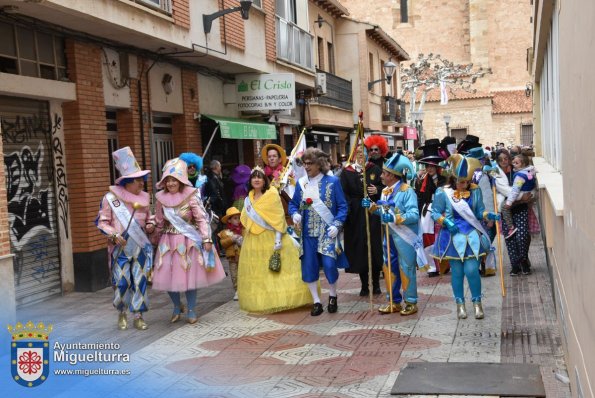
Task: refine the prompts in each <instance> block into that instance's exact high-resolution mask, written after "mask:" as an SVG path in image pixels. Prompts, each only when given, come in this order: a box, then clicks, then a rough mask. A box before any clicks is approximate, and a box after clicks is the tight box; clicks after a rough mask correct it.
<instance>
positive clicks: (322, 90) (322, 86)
mask: <svg viewBox="0 0 595 398" xmlns="http://www.w3.org/2000/svg"><path fill="white" fill-rule="evenodd" d="M315 91H316V96H320V95H326V73H317V74H316V89H315Z"/></svg>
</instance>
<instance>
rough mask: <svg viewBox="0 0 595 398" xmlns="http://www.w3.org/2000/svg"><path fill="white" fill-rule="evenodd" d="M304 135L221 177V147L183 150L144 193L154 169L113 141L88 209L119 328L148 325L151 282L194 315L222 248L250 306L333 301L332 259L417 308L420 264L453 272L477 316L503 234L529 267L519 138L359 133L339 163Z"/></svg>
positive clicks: (524, 159) (368, 293) (372, 292)
mask: <svg viewBox="0 0 595 398" xmlns="http://www.w3.org/2000/svg"><path fill="white" fill-rule="evenodd" d="M302 149H303V150H299V151H297V147H296V149H294V151H292V153H291V154H290V155H289V156H288V155H287V153H286V152H285V150H284V149H283V148H282V147H280V146H278V145H276V144H267V145H265V146H264V148H263V149H262V153H261V156H262V162H263V164H264V168H261V167H259V166H255V167H254V168H250V167H249V166H247V165H238V166H237V167H236V168H235V169H234V170H233V172H232V173H231V175H230V176H229V180H230V181H232V182H233V185H234V186H233V187H232V189H231V190H230V189H226V186H225V184H224V182H223V180H222V171H221V164H220V162H219V161H217V160H213V161H211V162H210V164H209V166H208V168H207V169H208V171H207V172H206V173H204V174H203V173H202V170H203V159H202V157H201V156H199V155H197V154H194V153H183V154H181V155H180V156H179V157H177V158H174V159H170V160H169V161H167V162H166V164H165V166H164V167H163V170H162V177H161V179H160V180H159V181H158V182H157V184H156V187H157V189H158V190H159V191H158V192H157V193H156V194H155V199H156V200H155V204H154V206H152V205H151V200H150V195H149V194H148V193H147V192H145V191H144V190H143V189H144V186H145V183H146V181H147V178H148V175H149V174H150V171H149V170H141V168H140V166H139V164H138V163H137V161H136V159H135V156H134V154H133V153H132V151H131V149H130V148H129V147H125V148H121V149H118V150H117V151H115V152H114V153H113V160H114V163H115V166H116V168H117V170H118V171H119V174H120V177H119V178H117V179H116V181H115V185H113V186H110V187H109V191H108V192H107V193H106V194H105V196H104V197H103V198H102V200H101V203H100V209H99V213H98V216H97V219H96V221H95V223H96V225H97V227H98V228H99V230H100V231H101V232H102V233H104V234H105V235H106V236H107V238H108V247H107V251H108V266H109V270H110V275H111V282H112V286H113V289H114V297H113V305H114V307H115V308H116V309H117V311H118V323H117V325H118V328H119V329H121V330H125V329H127V328H128V315H127V313H128V312H129V313H130V314H131V316H132V322H133V326H134V327H135V328H136V329H139V330H144V329H147V327H148V326H147V323H146V321H145V320H144V319H143V313H144V312H146V311H148V309H149V301H148V294H147V293H148V292H147V290H148V288H149V286H151V288H152V289H154V290H156V291H164V292H167V293H168V295H169V297H170V298H171V302H172V306H173V310H172V315H171V319H170V322H172V323H174V322H178V321H179V320H181V319H182V317H184V318H185V319H186V321H187V322H188V323H190V324H193V323H196V322H197V321H198V317H197V315H196V312H195V308H196V305H197V290H198V289H200V288H204V287H207V286H211V285H213V284H216V283H218V282H220V281H222V280H223V279H225V277H226V272H225V271H224V269H223V266H222V263H221V260H220V255H221V256H225V257H226V258H227V260H228V262H229V275H230V277H231V281H232V284H233V287H234V290H235V291H236V293H235V297H234V300H238V301H239V307H240V309H241V310H243V311H246V312H250V313H258V314H263V313H274V312H279V311H285V310H289V309H293V308H299V307H303V306H309V307H310V314H311V315H312V316H318V315H320V314H322V313H323V312H324V311H325V308H326V311H328V312H329V313H331V314H332V313H336V312H337V310H338V307H339V297H338V291H337V281H338V279H339V277H340V270H341V269H342V270H344V272H347V273H354V274H358V275H359V278H360V281H361V290H360V292H359V295H360V296H362V297H369V298H370V300H371V299H372V297H373V296H378V295H382V294H383V289H382V288H381V284H380V281H381V279H384V282H385V289H384V294H385V295H386V303H385V304H383V305H382V306H380V307H379V308H378V311H379V312H380V313H381V314H390V313H400V315H402V316H407V315H411V314H415V313H416V312H417V311H418V307H417V302H418V293H417V275H418V274H419V273H423V272H425V273H427V276H428V277H436V276H438V275H441V274H447V273H449V272H450V274H451V286H452V295H453V298H454V301H455V304H456V313H457V317H458V318H459V319H465V318H467V308H466V305H465V301H466V297H465V284H464V280H465V279H467V284H468V286H469V290H470V293H471V296H470V297H467V301H469V300H470V301H471V303H472V307H473V316H474V317H475V318H476V319H482V318H483V317H484V311H483V307H482V298H483V295H482V286H481V285H482V277H490V276H495V275H496V273H497V272H496V270H497V262H498V260H500V273H502V270H501V268H502V262H501V261H502V260H501V258H502V255H501V250H496V248H497V247H498V245H500V241H501V240H502V241H504V242H505V244H506V248H507V250H508V254H509V257H510V262H511V269H510V270H509V273H510V275H512V276H518V275H521V274H522V275H529V274H530V273H531V264H530V262H529V258H528V252H529V245H530V242H531V233H534V232H536V230H537V229H538V228H539V226H538V223H537V218H536V216H535V212H534V211H533V205H534V203H535V200H536V192H535V186H536V184H535V169H534V168H533V166H532V165H531V157H530V156H529V155H530V153H527V151H524V150H523V149H522V148H520V147H516V146H515V147H512V148H510V151H509V150H507V149H505V148H503V145H502V144H499V143H498V144H496V146H494V147H493V148H490V147H485V148H484V147H483V146H482V144H481V143H480V142H479V139H478V138H477V137H475V136H472V135H468V136H467V137H466V138H465V139H464V140H463V141H461V142H460V143H459V144H458V145H457V144H456V141H455V139H454V138H453V137H449V136H447V137H445V138H444V139H442V140H438V139H429V140H427V141H426V142H425V143H424V145H423V146H421V147H419V148H418V149H417V150H416V151H415V153H410V154H405V153H402V152H400V151H399V152H396V153H394V154H389V150H388V144H387V142H386V139H385V138H384V137H382V136H380V135H371V136H368V137H367V138H365V139H364V137H363V134H361V139H360V136H359V135H358V139H357V140H356V143H355V145H354V146H353V149H352V151H351V153H350V155H349V157H348V158H347V159H346V161H345V162H344V164H342V165H341V166H340V167H336V166H335V167H334V165H333V163H332V161H331V159H330V155H329V154H327V153H325V152H323V151H322V150H320V149H317V148H307V149H306V148H302ZM492 149H493V150H492ZM152 207H154V211H151V210H152ZM321 271H322V272H323V273H324V278H325V282H324V287H325V289H326V290H328V298H326V297H325V298H323V297H321V291H322V290H321V287H322V286H321V285H323V284H322V283H321V282H320V273H321ZM182 293H184V294H183V296H184V297H182ZM184 302H185V304H184ZM323 302H324V303H325V304H326V306H324V305H323Z"/></svg>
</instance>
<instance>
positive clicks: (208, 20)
mask: <svg viewBox="0 0 595 398" xmlns="http://www.w3.org/2000/svg"><path fill="white" fill-rule="evenodd" d="M250 7H252V0H240V6H239V7H234V8H228V9H227V10H221V11H217V12H215V13H213V14H210V15H205V14H202V25H203V28H204V31H205V33H210V32H211V26H212V25H213V21H214V20H216V19H217V18H219V17H222V16H223V15H225V14H229V13H232V12H236V11H240V12H241V13H242V19H244V20H247V19H248V17H249V16H250Z"/></svg>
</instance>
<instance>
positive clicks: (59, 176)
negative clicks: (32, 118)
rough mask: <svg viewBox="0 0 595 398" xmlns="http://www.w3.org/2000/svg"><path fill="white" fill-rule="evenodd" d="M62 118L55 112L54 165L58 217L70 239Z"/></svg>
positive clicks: (53, 130)
mask: <svg viewBox="0 0 595 398" xmlns="http://www.w3.org/2000/svg"><path fill="white" fill-rule="evenodd" d="M61 130H62V118H61V117H60V115H58V114H57V113H55V114H54V122H53V123H52V148H53V150H54V165H55V173H56V196H57V199H58V213H59V214H58V217H59V218H60V221H61V222H62V225H63V226H64V236H65V237H66V239H68V183H67V182H66V166H65V165H64V146H63V145H62V140H61V134H58V133H59V132H60V131H61Z"/></svg>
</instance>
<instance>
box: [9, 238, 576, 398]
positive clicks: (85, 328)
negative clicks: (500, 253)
mask: <svg viewBox="0 0 595 398" xmlns="http://www.w3.org/2000/svg"><path fill="white" fill-rule="evenodd" d="M530 257H531V261H532V263H533V268H534V273H533V274H532V275H529V276H519V277H509V276H508V273H507V272H506V273H505V275H506V276H505V283H506V287H507V292H508V295H507V296H506V297H505V298H504V299H503V298H502V296H501V294H500V285H499V280H498V278H497V277H496V278H484V279H482V282H483V289H484V295H485V298H484V300H483V302H484V309H485V312H486V318H485V319H483V320H475V319H474V318H473V316H472V308H471V305H470V304H469V303H468V304H467V306H468V311H469V313H470V315H471V316H470V317H469V318H468V319H466V320H460V321H459V320H457V318H456V313H455V305H454V303H453V300H452V298H451V295H452V293H451V288H450V276H449V275H447V276H441V277H438V278H428V277H426V276H425V275H420V276H419V277H418V290H419V295H420V302H419V308H420V312H419V313H418V314H415V315H413V316H409V317H403V316H400V315H398V314H394V315H380V314H378V313H377V312H376V310H375V309H373V310H370V302H369V301H368V299H367V298H360V297H359V295H358V293H359V278H358V277H357V276H353V275H351V274H342V275H341V277H340V280H339V281H340V282H339V312H338V313H336V314H329V313H328V312H324V313H323V314H322V315H321V316H319V317H311V316H310V314H309V308H302V309H298V310H294V311H289V312H284V313H279V314H270V315H262V316H258V315H250V314H246V313H243V312H241V311H240V310H239V307H238V303H237V302H234V301H230V299H231V296H232V291H231V287H230V283H229V281H227V280H226V281H224V282H223V283H221V284H220V285H218V286H216V287H212V288H209V289H205V290H204V291H202V292H201V294H200V297H199V303H200V304H199V310H201V312H200V319H199V322H198V323H197V324H195V325H189V324H184V323H178V324H175V325H170V324H168V319H169V315H170V311H171V307H170V304H169V303H168V300H169V299H168V298H167V296H165V295H163V294H152V299H153V305H152V310H151V311H150V312H149V313H148V314H147V316H146V319H147V321H148V322H149V323H150V329H149V330H148V331H146V332H139V331H136V330H128V331H125V332H118V331H117V330H115V315H114V313H113V310H110V309H109V306H108V303H109V297H110V290H109V289H105V290H103V291H101V292H99V293H94V294H82V293H75V294H72V295H68V296H66V297H64V298H59V299H56V300H50V301H49V302H47V303H45V304H44V305H43V306H36V307H35V308H28V309H24V310H23V311H22V312H21V314H19V316H21V318H20V319H24V318H23V317H27V316H28V317H31V318H33V319H39V316H41V314H42V313H45V314H52V315H54V314H55V317H56V318H59V319H57V320H58V321H59V324H61V325H62V324H63V323H65V324H66V325H68V327H61V328H59V329H60V330H63V332H59V331H57V333H58V336H53V338H57V339H60V340H61V341H62V342H66V341H83V342H94V341H102V342H110V341H114V342H120V343H121V344H122V347H123V350H125V352H130V353H131V358H132V363H133V364H134V373H133V376H130V377H109V378H100V379H98V380H96V384H97V388H98V389H104V390H105V391H110V398H111V397H119V396H122V397H124V396H126V397H129V391H130V390H131V389H134V390H135V391H136V393H137V394H139V396H146V397H152V396H161V395H163V396H175V397H201V396H213V397H316V396H324V397H371V396H378V397H387V396H390V389H391V387H392V385H393V384H394V382H395V380H396V377H397V375H398V372H399V369H400V368H401V367H402V366H404V365H405V364H406V363H407V362H409V361H438V362H439V361H444V362H447V361H450V362H516V363H537V364H540V365H541V369H542V376H543V378H544V383H545V385H546V391H547V392H548V396H552V397H565V396H568V397H569V396H570V392H569V391H568V386H567V385H565V384H562V383H561V382H559V381H558V380H556V378H555V377H554V376H555V373H556V372H558V373H561V374H563V375H565V374H566V373H565V370H564V360H563V355H562V351H561V346H560V344H561V343H560V336H559V332H558V328H557V324H556V318H555V312H554V307H553V304H552V299H551V288H550V282H549V275H548V271H547V267H546V264H545V259H544V256H543V246H542V243H541V240H540V239H538V238H537V239H535V238H534V242H533V245H532V250H531V254H530ZM506 262H507V259H505V264H506ZM324 286H325V284H324V283H323V287H324ZM327 295H328V293H327V292H325V291H324V290H323V296H325V297H326V296H327ZM467 297H469V292H467ZM380 302H381V300H380V299H379V298H377V299H376V301H375V303H374V304H375V306H377V304H379V303H380ZM36 316H37V318H35V317H36ZM73 388H74V390H75V391H76V390H77V386H74V387H73ZM79 388H80V389H81V390H80V391H81V392H82V391H83V390H84V383H80V385H79ZM69 394H70V393H68V392H65V393H64V394H63V395H62V396H71V395H69ZM426 397H427V396H426Z"/></svg>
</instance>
